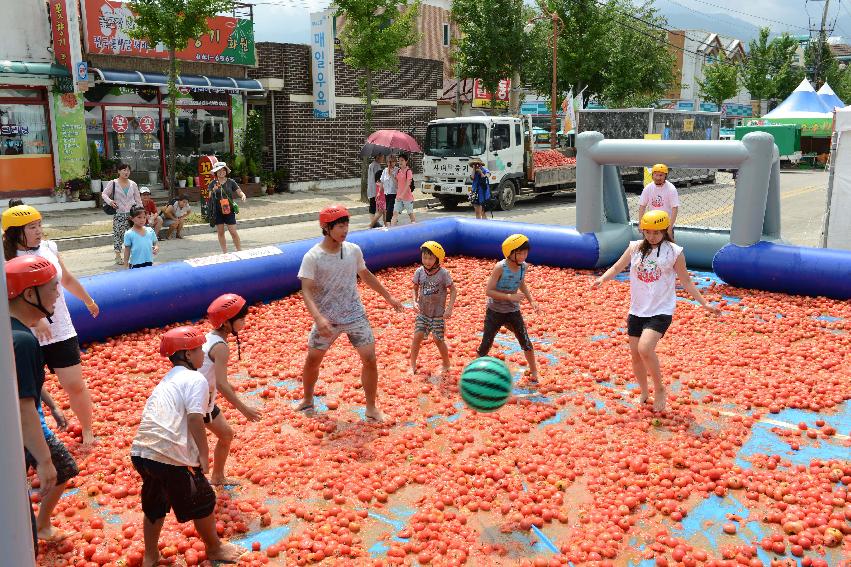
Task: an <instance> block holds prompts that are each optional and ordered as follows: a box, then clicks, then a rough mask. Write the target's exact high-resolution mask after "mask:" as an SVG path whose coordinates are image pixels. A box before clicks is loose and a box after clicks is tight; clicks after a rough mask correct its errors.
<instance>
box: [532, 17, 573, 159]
mask: <svg viewBox="0 0 851 567" xmlns="http://www.w3.org/2000/svg"><path fill="white" fill-rule="evenodd" d="M539 20H551V21H552V24H553V37H552V44H553V92H552V99H551V101H550V102H551V103H552V108H551V112H550V149H551V150H554V149H556V109H557V108H558V107H557V105H558V97H557V87H556V82H557V81H556V79H557V77H558V28H559V26H561V25H564V23H563V22H562V21H561V17H559V15H558V13H557V12H556V11H555V10H553V11H552V12H548V11H547V10H546V9H544V13H543V14H541V15H540V16H537V17H534V18H532V19H531V20H529V22H528V23H527V24H526V25H525V26H524V28H523V31H525V32H526V33H529V32H531V31H532V29H533V28H534V27H535V25H534V22H536V21H539Z"/></svg>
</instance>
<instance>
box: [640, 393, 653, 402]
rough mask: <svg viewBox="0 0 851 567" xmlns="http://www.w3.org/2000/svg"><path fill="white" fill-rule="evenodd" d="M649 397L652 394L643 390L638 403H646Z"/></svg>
mask: <svg viewBox="0 0 851 567" xmlns="http://www.w3.org/2000/svg"><path fill="white" fill-rule="evenodd" d="M649 398H650V394H648V393H647V392H641V395H640V396H639V397H638V403H640V404H646V403H647V400H648V399H649Z"/></svg>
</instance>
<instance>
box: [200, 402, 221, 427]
mask: <svg viewBox="0 0 851 567" xmlns="http://www.w3.org/2000/svg"><path fill="white" fill-rule="evenodd" d="M220 413H222V410H220V409H219V406H218V404H214V405H213V411H211V412H210V413H208V414H207V415H205V416H204V423H212V422H213V420H214V419H216V418H217V417H219V414H220Z"/></svg>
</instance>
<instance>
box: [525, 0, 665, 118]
mask: <svg viewBox="0 0 851 567" xmlns="http://www.w3.org/2000/svg"><path fill="white" fill-rule="evenodd" d="M547 7H548V9H550V10H556V11H557V12H558V14H559V16H560V17H561V19H562V21H563V22H564V26H563V28H562V30H561V31H560V32H559V46H558V91H559V92H561V93H566V92H568V91H569V90H570V89H571V87H572V88H573V89H574V92H579V91H582V89H583V88H584V89H585V92H584V93H583V96H582V99H583V105H584V103H585V102H586V101H587V100H588V98H590V97H592V96H594V97H596V98H598V99H600V100H601V101H604V102H607V103H609V104H612V105H620V104H625V103H628V102H630V101H638V100H642V101H649V102H655V101H656V100H658V99H659V98H660V97H661V96H662V95H663V94H664V91H665V90H666V89H667V88H668V87H669V86H670V85H671V84H672V83H673V82H674V75H673V69H674V57H673V55H672V54H671V53H670V52H669V51H668V49H667V43H666V41H667V36H666V32H665V31H664V30H662V29H661V28H664V27H665V25H666V23H667V22H666V21H665V19H664V18H663V17H662V16H661V15H660V13H659V11H658V10H657V9H656V8H654V7H653V5H652V4H645V5H643V6H633V5H632V4H631V2H630V1H629V0H608V1H607V2H605V3H603V2H602V0H600V1H599V2H598V1H597V0H550V1H549V2H548V3H547ZM551 25H552V24H551V23H550V22H549V21H541V22H539V23H538V24H536V26H535V29H534V30H533V31H532V33H531V35H530V42H529V43H530V49H529V54H528V58H527V62H526V64H525V65H524V69H523V74H524V78H525V79H526V82H527V84H530V85H531V86H532V87H533V88H534V89H535V90H536V91H537V92H539V93H548V92H550V84H551V82H552V52H551V50H550V48H549V47H548V43H547V39H546V38H548V37H550V31H551Z"/></svg>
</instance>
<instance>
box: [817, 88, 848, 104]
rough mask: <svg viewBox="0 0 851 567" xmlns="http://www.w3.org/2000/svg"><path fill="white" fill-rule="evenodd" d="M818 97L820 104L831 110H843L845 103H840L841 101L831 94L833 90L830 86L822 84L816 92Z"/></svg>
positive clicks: (833, 93) (834, 94)
mask: <svg viewBox="0 0 851 567" xmlns="http://www.w3.org/2000/svg"><path fill="white" fill-rule="evenodd" d="M818 96H819V98H821V100H822V102H823V103H825V104H826V105H827V107H828V108H830V109H831V110H832V109H833V108H837V107H838V108H845V103H844V102H842V99H841V98H839V97H838V96H836V93H835V92H833V89H832V88H830V85H828V84H827V83H825V84H823V85H822V86H821V88H820V89H819V90H818Z"/></svg>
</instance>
